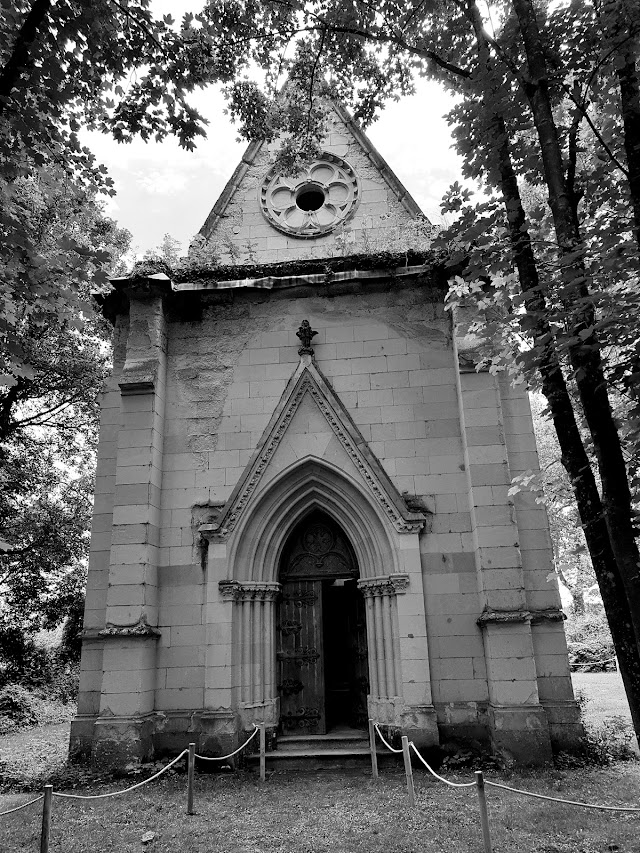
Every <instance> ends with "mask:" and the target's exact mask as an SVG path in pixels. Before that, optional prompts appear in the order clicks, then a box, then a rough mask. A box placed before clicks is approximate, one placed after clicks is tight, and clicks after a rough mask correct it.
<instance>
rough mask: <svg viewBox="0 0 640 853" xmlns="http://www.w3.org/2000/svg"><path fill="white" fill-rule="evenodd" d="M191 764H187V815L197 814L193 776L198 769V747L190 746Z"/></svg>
mask: <svg viewBox="0 0 640 853" xmlns="http://www.w3.org/2000/svg"><path fill="white" fill-rule="evenodd" d="M188 761H189V763H188V764H187V814H195V812H194V810H193V774H194V771H195V768H196V745H195V743H190V744H189V758H188Z"/></svg>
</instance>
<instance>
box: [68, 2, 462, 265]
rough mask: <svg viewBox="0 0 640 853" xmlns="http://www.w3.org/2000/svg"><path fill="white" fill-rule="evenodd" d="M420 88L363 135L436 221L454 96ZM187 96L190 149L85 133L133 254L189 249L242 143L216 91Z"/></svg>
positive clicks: (453, 158) (447, 177)
mask: <svg viewBox="0 0 640 853" xmlns="http://www.w3.org/2000/svg"><path fill="white" fill-rule="evenodd" d="M156 5H158V6H159V9H158V13H162V12H164V11H167V10H166V9H165V8H163V6H166V3H164V2H163V0H155V2H154V10H155V7H156ZM177 5H182V4H175V3H173V4H171V6H172V11H173V12H174V14H179V12H178V9H177V8H176V6H177ZM184 5H185V8H186V7H187V6H188V5H189V4H188V3H185V4H184ZM418 87H419V88H418V94H417V95H416V96H414V97H413V98H408V99H404V100H403V101H401V102H400V103H392V104H389V105H388V106H387V108H386V109H385V110H384V112H383V113H382V115H381V117H380V118H379V120H378V121H377V122H375V123H374V124H373V125H371V127H370V128H368V129H367V133H368V135H369V136H370V138H371V140H372V141H373V143H374V145H375V146H376V147H377V149H378V151H379V152H380V154H381V155H382V156H383V157H384V158H385V159H386V160H387V162H388V163H389V165H390V166H391V168H392V169H393V170H394V171H395V173H396V175H397V176H398V177H399V178H400V180H401V181H402V182H403V183H404V184H405V186H406V187H407V189H408V190H409V192H410V193H411V194H412V195H413V197H414V198H415V200H416V201H417V203H418V204H419V205H420V207H421V208H422V210H423V211H424V213H426V215H427V216H428V217H429V218H430V219H431V220H432V221H434V222H438V221H440V220H439V202H440V199H441V197H442V195H443V193H444V191H445V190H446V188H447V187H448V186H449V184H451V183H452V182H453V181H456V180H459V179H460V162H459V160H458V157H457V155H456V154H455V153H454V152H453V150H452V149H451V136H450V132H449V128H448V126H447V124H446V122H445V121H444V119H443V118H442V116H443V114H444V113H445V112H446V111H447V110H448V109H449V107H450V104H451V101H450V99H449V97H448V96H447V95H446V94H445V93H444V92H442V90H440V88H439V87H438V86H437V85H436V84H435V83H428V82H425V81H420V82H419V84H418ZM191 101H192V103H193V104H194V105H195V106H196V107H197V108H198V109H199V110H200V112H201V113H202V114H203V115H204V116H205V117H206V118H207V119H208V120H209V127H208V130H207V139H206V140H203V141H202V142H199V143H198V146H197V149H196V150H195V151H193V152H188V151H184V150H182V149H181V148H180V147H179V146H178V144H177V142H175V141H174V140H173V139H168V140H166V141H165V142H162V143H144V142H141V141H140V140H136V141H135V142H133V143H132V144H130V145H119V144H118V143H116V142H114V141H113V140H112V139H111V138H110V137H107V136H103V135H102V134H99V133H93V134H88V133H87V134H85V135H84V138H85V140H86V144H88V145H89V147H90V148H91V150H92V151H93V152H94V154H95V155H96V156H97V157H98V159H99V161H100V162H102V163H104V164H105V165H106V166H107V167H108V169H109V173H110V175H111V177H112V178H113V179H114V181H115V187H116V190H117V195H116V197H115V199H113V200H112V201H110V202H109V203H108V208H107V209H108V212H109V214H110V215H111V216H113V218H114V219H116V220H117V221H118V223H119V224H120V225H121V226H122V227H124V228H127V229H128V230H129V231H131V233H132V235H133V245H134V247H135V248H136V250H137V252H138V254H142V253H144V251H145V250H146V249H149V248H153V247H155V246H157V245H158V244H159V243H160V241H161V240H162V237H163V235H164V234H166V233H169V234H171V235H172V236H173V237H175V238H176V239H178V240H180V242H181V243H182V245H183V249H184V250H185V251H186V248H187V246H188V244H189V241H190V240H191V238H192V237H193V235H194V234H196V233H197V232H198V230H199V229H200V227H201V225H202V224H203V222H204V220H205V219H206V217H207V215H208V213H209V211H210V210H211V208H212V207H213V205H214V203H215V201H216V199H217V198H218V196H219V194H220V192H221V191H222V189H223V187H224V185H225V183H226V182H227V180H228V179H229V178H230V177H231V175H232V173H233V171H234V169H235V167H236V166H237V164H238V162H239V160H240V158H241V156H242V152H243V151H244V149H245V147H246V143H244V142H238V141H237V131H236V129H235V128H234V127H233V125H232V124H231V122H230V120H229V117H228V116H226V115H224V106H225V105H224V99H223V97H222V95H221V94H220V92H219V91H218V90H216V89H213V88H212V89H210V90H208V91H204V92H198V93H196V94H195V95H194V96H193V97H192V99H191Z"/></svg>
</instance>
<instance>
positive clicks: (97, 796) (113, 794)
mask: <svg viewBox="0 0 640 853" xmlns="http://www.w3.org/2000/svg"><path fill="white" fill-rule="evenodd" d="M188 752H189V750H188V749H183V750H182V752H181V753H180V755H178V756H176V758H174V759H173V761H170V762H169V763H168V764H167V765H166V766H165V767H163V768H162V770H158V772H157V773H154V774H153V776H149V778H148V779H143V780H142V782H138V783H137V784H136V785H131V787H130V788H123V789H122V791H110V792H109V793H108V794H63V793H62V792H60V791H54V792H53V796H54V797H64V798H65V799H68V800H103V799H106V798H107V797H117V796H118V795H119V794H127V793H128V792H129V791H135V789H136V788H142V786H143V785H146V784H148V783H149V782H153V780H154V779H157V778H158V776H162V774H163V773H166V771H167V770H168V769H169V768H170V767H173V765H174V764H176V763H177V762H178V761H180V759H181V758H184V756H185V755H187V753H188Z"/></svg>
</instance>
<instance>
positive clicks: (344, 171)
mask: <svg viewBox="0 0 640 853" xmlns="http://www.w3.org/2000/svg"><path fill="white" fill-rule="evenodd" d="M359 200H360V195H359V187H358V179H357V177H356V174H355V172H354V171H353V169H352V168H351V166H350V165H349V164H348V163H347V162H346V161H345V160H343V159H342V158H341V157H337V156H336V155H335V154H326V153H325V154H321V155H320V157H319V158H318V159H317V160H314V162H313V163H311V164H310V165H309V166H307V167H306V168H305V169H304V170H303V171H301V172H299V173H298V174H297V175H283V174H282V173H281V172H280V170H279V168H278V167H277V166H274V167H273V168H272V169H270V170H269V171H268V172H267V174H266V175H265V178H264V181H263V182H262V187H261V190H260V206H261V209H262V213H263V215H264V216H265V218H266V219H267V220H268V221H269V222H270V223H271V225H273V226H274V227H275V228H277V229H278V230H279V231H282V232H283V233H285V234H289V235H290V236H292V237H306V238H309V237H319V236H321V235H323V234H328V233H329V232H330V231H333V229H334V228H337V227H338V226H339V225H342V224H343V223H344V222H346V221H347V220H348V219H349V218H350V217H351V216H352V215H353V214H354V212H355V210H356V208H357V206H358V202H359Z"/></svg>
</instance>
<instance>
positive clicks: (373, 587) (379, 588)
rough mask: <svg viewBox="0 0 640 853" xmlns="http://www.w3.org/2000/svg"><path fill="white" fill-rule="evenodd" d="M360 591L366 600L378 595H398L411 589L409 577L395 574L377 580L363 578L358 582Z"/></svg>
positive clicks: (381, 576)
mask: <svg viewBox="0 0 640 853" xmlns="http://www.w3.org/2000/svg"><path fill="white" fill-rule="evenodd" d="M358 589H359V590H360V591H361V592H362V594H363V595H364V597H365V598H371V597H375V596H378V595H398V594H399V593H403V592H406V591H407V590H408V589H409V575H407V574H393V575H380V576H378V577H375V578H361V579H360V580H359V581H358Z"/></svg>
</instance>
